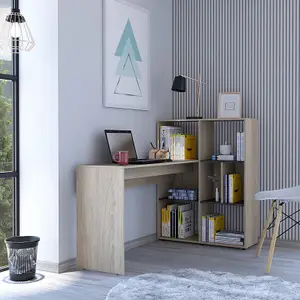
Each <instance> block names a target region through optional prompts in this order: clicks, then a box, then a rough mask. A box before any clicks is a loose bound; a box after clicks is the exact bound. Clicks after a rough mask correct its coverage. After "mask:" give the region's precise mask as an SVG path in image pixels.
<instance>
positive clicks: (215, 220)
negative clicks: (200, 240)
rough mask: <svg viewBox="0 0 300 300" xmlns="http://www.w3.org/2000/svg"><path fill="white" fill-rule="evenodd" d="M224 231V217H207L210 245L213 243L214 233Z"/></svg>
mask: <svg viewBox="0 0 300 300" xmlns="http://www.w3.org/2000/svg"><path fill="white" fill-rule="evenodd" d="M220 230H224V216H221V215H214V216H210V217H209V238H208V241H209V242H211V243H214V242H215V237H216V233H217V232H218V231H220Z"/></svg>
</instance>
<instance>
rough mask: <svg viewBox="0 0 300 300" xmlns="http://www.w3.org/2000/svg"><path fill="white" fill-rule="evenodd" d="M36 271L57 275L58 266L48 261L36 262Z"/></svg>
mask: <svg viewBox="0 0 300 300" xmlns="http://www.w3.org/2000/svg"><path fill="white" fill-rule="evenodd" d="M36 268H37V271H44V272H49V273H59V272H58V270H59V264H57V263H52V262H48V261H41V260H38V261H37V265H36Z"/></svg>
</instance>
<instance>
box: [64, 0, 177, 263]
mask: <svg viewBox="0 0 300 300" xmlns="http://www.w3.org/2000/svg"><path fill="white" fill-rule="evenodd" d="M132 2H133V3H135V4H137V5H141V6H143V7H145V8H147V9H149V11H150V17H151V21H150V22H151V84H152V85H151V95H152V99H151V110H150V111H148V112H144V111H133V110H120V109H108V108H104V107H103V106H102V87H101V82H102V79H101V76H102V74H101V70H102V58H101V49H102V44H101V31H102V25H101V19H102V1H95V0H88V1H84V5H83V1H81V0H64V1H59V100H60V101H59V148H60V155H59V178H60V181H59V192H60V231H59V233H60V261H65V260H68V259H70V258H73V257H75V256H76V198H75V173H74V171H75V167H76V166H77V165H78V164H81V163H102V162H105V161H108V159H109V157H108V152H107V145H106V142H105V140H104V135H103V130H104V129H110V128H113V129H114V128H115V129H117V128H119V129H132V130H133V134H134V137H135V141H136V144H137V151H138V154H139V155H140V156H145V155H147V153H148V150H149V142H150V141H155V122H156V121H157V120H160V119H165V118H170V117H171V115H172V103H171V101H172V100H171V96H172V94H171V92H170V86H171V82H172V77H171V76H172V1H171V0H164V1H161V0H152V1H146V0H139V1H138V0H137V1H132ZM70 7H71V8H72V9H70ZM83 18H84V21H83ZM155 191H156V189H155V186H147V187H141V188H137V189H130V190H127V191H126V199H125V201H126V204H125V241H129V240H132V239H136V238H139V237H143V236H146V235H149V234H153V233H155V232H156V228H155V221H156V219H155V197H156V194H155ZM145 212H146V214H145ZM141 216H144V217H141ZM99 251H101V249H99Z"/></svg>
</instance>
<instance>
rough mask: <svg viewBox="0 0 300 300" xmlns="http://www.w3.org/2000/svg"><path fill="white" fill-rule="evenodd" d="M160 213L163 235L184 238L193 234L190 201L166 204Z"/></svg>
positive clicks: (192, 215) (192, 212) (192, 213)
mask: <svg viewBox="0 0 300 300" xmlns="http://www.w3.org/2000/svg"><path fill="white" fill-rule="evenodd" d="M161 215H162V236H163V237H169V238H179V239H185V238H187V237H190V236H192V235H193V234H194V210H193V209H192V205H191V204H190V203H189V204H184V205H178V204H171V205H167V207H165V208H162V212H161Z"/></svg>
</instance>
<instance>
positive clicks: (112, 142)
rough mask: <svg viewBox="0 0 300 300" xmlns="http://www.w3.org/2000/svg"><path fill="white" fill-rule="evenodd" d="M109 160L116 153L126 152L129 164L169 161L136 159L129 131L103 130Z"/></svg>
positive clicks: (166, 160) (163, 160) (164, 160)
mask: <svg viewBox="0 0 300 300" xmlns="http://www.w3.org/2000/svg"><path fill="white" fill-rule="evenodd" d="M104 132H105V137H106V141H107V145H108V148H109V152H110V156H111V160H112V162H113V163H115V161H114V160H113V158H112V157H113V155H114V154H115V153H117V152H118V151H128V163H129V164H153V163H161V162H168V161H171V160H170V159H138V157H137V153H136V149H135V144H134V140H133V136H132V132H131V130H104Z"/></svg>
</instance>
